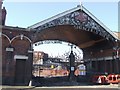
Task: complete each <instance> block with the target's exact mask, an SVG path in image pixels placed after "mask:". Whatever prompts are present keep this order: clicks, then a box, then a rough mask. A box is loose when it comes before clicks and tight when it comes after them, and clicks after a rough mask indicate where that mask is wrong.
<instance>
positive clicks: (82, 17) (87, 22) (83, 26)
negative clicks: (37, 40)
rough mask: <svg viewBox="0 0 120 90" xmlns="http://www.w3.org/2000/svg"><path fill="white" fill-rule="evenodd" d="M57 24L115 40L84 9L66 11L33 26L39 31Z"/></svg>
mask: <svg viewBox="0 0 120 90" xmlns="http://www.w3.org/2000/svg"><path fill="white" fill-rule="evenodd" d="M58 25H72V26H74V27H75V29H77V30H86V31H90V32H93V33H95V34H98V35H100V36H102V37H104V38H106V39H107V40H109V39H110V40H113V41H115V38H114V37H113V35H111V33H110V32H108V31H107V30H106V29H105V28H104V27H103V26H101V25H100V24H99V23H98V22H96V21H95V20H94V19H93V18H92V17H91V16H89V15H88V14H87V13H86V12H85V11H84V10H80V9H79V10H77V11H74V12H71V13H68V14H66V15H64V16H61V17H59V18H56V19H54V20H52V21H50V22H48V23H45V24H42V25H40V26H39V27H37V28H35V29H37V30H38V31H37V32H39V31H40V30H43V29H47V28H50V27H54V26H58Z"/></svg>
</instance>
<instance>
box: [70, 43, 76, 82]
mask: <svg viewBox="0 0 120 90" xmlns="http://www.w3.org/2000/svg"><path fill="white" fill-rule="evenodd" d="M70 46H71V53H70V55H69V60H70V73H69V80H70V81H75V75H74V71H75V66H74V63H75V55H74V54H73V45H70Z"/></svg>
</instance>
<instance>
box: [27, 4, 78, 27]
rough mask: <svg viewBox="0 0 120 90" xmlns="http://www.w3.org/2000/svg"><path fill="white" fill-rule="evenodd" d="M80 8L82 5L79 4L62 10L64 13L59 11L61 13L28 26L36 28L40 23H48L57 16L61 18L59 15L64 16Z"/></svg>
mask: <svg viewBox="0 0 120 90" xmlns="http://www.w3.org/2000/svg"><path fill="white" fill-rule="evenodd" d="M79 9H80V6H79V5H78V6H77V7H75V8H72V9H70V10H67V11H64V12H62V13H59V14H57V15H55V16H53V17H50V18H48V19H45V20H43V21H40V22H38V23H36V24H34V25H32V26H29V27H27V28H35V27H38V26H40V25H43V24H45V23H48V22H50V21H52V20H54V19H57V18H59V17H62V16H64V15H66V14H69V13H71V12H74V11H75V10H79Z"/></svg>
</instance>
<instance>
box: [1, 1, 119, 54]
mask: <svg viewBox="0 0 120 90" xmlns="http://www.w3.org/2000/svg"><path fill="white" fill-rule="evenodd" d="M50 1H51V0H50ZM50 1H49V2H48V0H46V1H45V0H44V1H43V0H42V1H41V0H39V1H38V0H34V1H33V0H31V1H27V0H26V1H25V0H20V1H19V0H17V1H15V0H4V3H3V6H5V7H6V10H7V17H6V25H7V26H15V27H16V26H18V27H23V28H27V27H28V26H31V25H33V24H35V23H38V22H40V21H42V20H45V19H47V18H50V17H52V16H54V15H57V14H59V13H62V12H64V11H66V10H69V9H72V8H74V7H77V5H80V2H81V0H74V1H73V0H72V1H71V0H69V1H67V0H61V1H59V0H58V1H59V2H58V1H53V0H52V1H51V2H50ZM86 1H87V0H84V1H82V4H83V6H84V7H85V8H86V9H87V10H89V11H90V12H91V13H92V14H93V15H94V16H95V17H97V18H98V19H99V20H100V21H101V22H102V23H104V24H105V25H106V26H107V27H108V28H109V29H110V30H111V31H118V0H114V2H113V1H112V0H105V1H106V2H104V1H101V2H100V0H97V2H95V0H91V1H92V2H86ZM98 1H99V2H98ZM107 1H108V2H107ZM44 46H45V45H44ZM57 46H59V49H60V50H58V47H57ZM57 46H56V49H55V48H54V47H55V46H54V45H49V47H50V49H53V48H54V49H55V51H56V53H54V55H55V54H56V55H58V53H60V52H61V50H63V47H65V46H64V45H63V46H62V45H57ZM46 48H47V46H45V47H44V48H43V46H42V45H40V46H38V47H35V48H34V49H35V50H40V51H41V50H42V51H44V50H48V52H49V53H50V54H53V52H52V51H54V50H52V51H51V50H49V49H46ZM69 48H70V47H69ZM43 49H44V50H43ZM64 50H67V51H68V50H69V49H68V48H66V47H65V48H64ZM45 52H46V53H47V51H45Z"/></svg>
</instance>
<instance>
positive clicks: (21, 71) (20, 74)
mask: <svg viewBox="0 0 120 90" xmlns="http://www.w3.org/2000/svg"><path fill="white" fill-rule="evenodd" d="M25 63H26V59H16V70H15V85H24V80H25Z"/></svg>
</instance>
